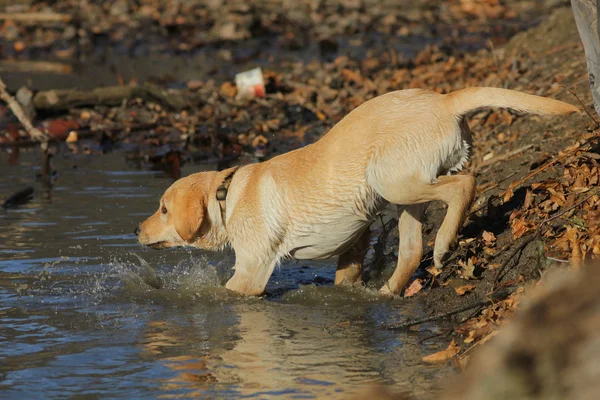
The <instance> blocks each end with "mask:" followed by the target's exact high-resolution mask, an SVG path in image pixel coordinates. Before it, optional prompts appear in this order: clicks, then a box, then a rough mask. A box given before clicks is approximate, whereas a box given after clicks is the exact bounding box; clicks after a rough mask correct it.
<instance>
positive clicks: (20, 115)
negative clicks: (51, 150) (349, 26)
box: [0, 78, 48, 149]
mask: <svg viewBox="0 0 600 400" xmlns="http://www.w3.org/2000/svg"><path fill="white" fill-rule="evenodd" d="M0 99H2V100H3V101H4V102H5V103H6V104H7V105H8V107H9V108H10V109H11V111H12V112H13V114H15V116H16V117H17V119H18V120H19V122H21V125H23V128H25V130H26V131H27V133H28V134H29V136H31V138H32V139H34V140H37V141H38V142H41V144H42V149H44V148H47V146H48V135H46V134H45V133H43V132H42V131H40V130H39V129H37V128H36V127H34V126H33V125H32V124H31V121H29V118H27V116H26V115H25V111H23V107H21V104H19V102H18V101H16V100H15V99H14V97H12V96H11V95H10V94H9V93H8V91H7V90H6V85H5V84H4V81H2V78H0Z"/></svg>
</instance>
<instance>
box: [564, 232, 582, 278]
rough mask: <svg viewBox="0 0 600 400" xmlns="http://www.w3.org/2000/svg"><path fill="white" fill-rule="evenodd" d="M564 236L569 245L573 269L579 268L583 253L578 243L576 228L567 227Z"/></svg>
mask: <svg viewBox="0 0 600 400" xmlns="http://www.w3.org/2000/svg"><path fill="white" fill-rule="evenodd" d="M566 237H567V239H568V240H569V245H570V246H571V263H572V265H573V269H579V268H581V266H582V265H583V254H582V252H581V245H580V244H579V239H578V235H577V229H576V228H573V227H572V226H569V227H567V233H566Z"/></svg>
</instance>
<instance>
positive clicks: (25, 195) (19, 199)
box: [1, 186, 33, 208]
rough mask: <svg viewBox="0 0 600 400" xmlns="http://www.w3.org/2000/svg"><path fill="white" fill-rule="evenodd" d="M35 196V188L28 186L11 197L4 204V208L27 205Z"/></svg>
mask: <svg viewBox="0 0 600 400" xmlns="http://www.w3.org/2000/svg"><path fill="white" fill-rule="evenodd" d="M32 196H33V188H32V187H31V186H27V187H26V188H25V189H21V190H19V191H18V192H16V193H15V194H13V195H11V196H9V197H8V198H7V199H6V200H4V201H3V202H2V204H1V205H2V208H11V207H16V206H18V205H21V204H25V203H27V202H28V201H29V200H31V197H32Z"/></svg>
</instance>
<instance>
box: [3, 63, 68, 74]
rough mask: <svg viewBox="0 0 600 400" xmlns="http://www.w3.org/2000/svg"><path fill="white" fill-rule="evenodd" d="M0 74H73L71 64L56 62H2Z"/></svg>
mask: <svg viewBox="0 0 600 400" xmlns="http://www.w3.org/2000/svg"><path fill="white" fill-rule="evenodd" d="M0 72H36V73H48V74H65V75H68V74H71V73H73V67H72V66H71V64H67V63H61V62H55V61H31V60H3V61H0Z"/></svg>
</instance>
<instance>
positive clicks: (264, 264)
mask: <svg viewBox="0 0 600 400" xmlns="http://www.w3.org/2000/svg"><path fill="white" fill-rule="evenodd" d="M276 263H277V259H276V258H275V257H273V258H271V259H267V260H264V259H263V260H261V259H260V258H259V257H252V258H250V257H239V256H238V255H237V254H236V262H235V266H234V267H233V269H234V270H235V272H234V273H233V276H232V277H231V279H229V281H227V283H226V284H225V287H226V288H227V289H229V290H233V291H235V292H238V293H241V294H244V295H246V296H260V295H261V294H263V293H264V291H265V287H266V286H267V282H269V278H270V277H271V274H272V273H273V269H274V268H275V264H276Z"/></svg>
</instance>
